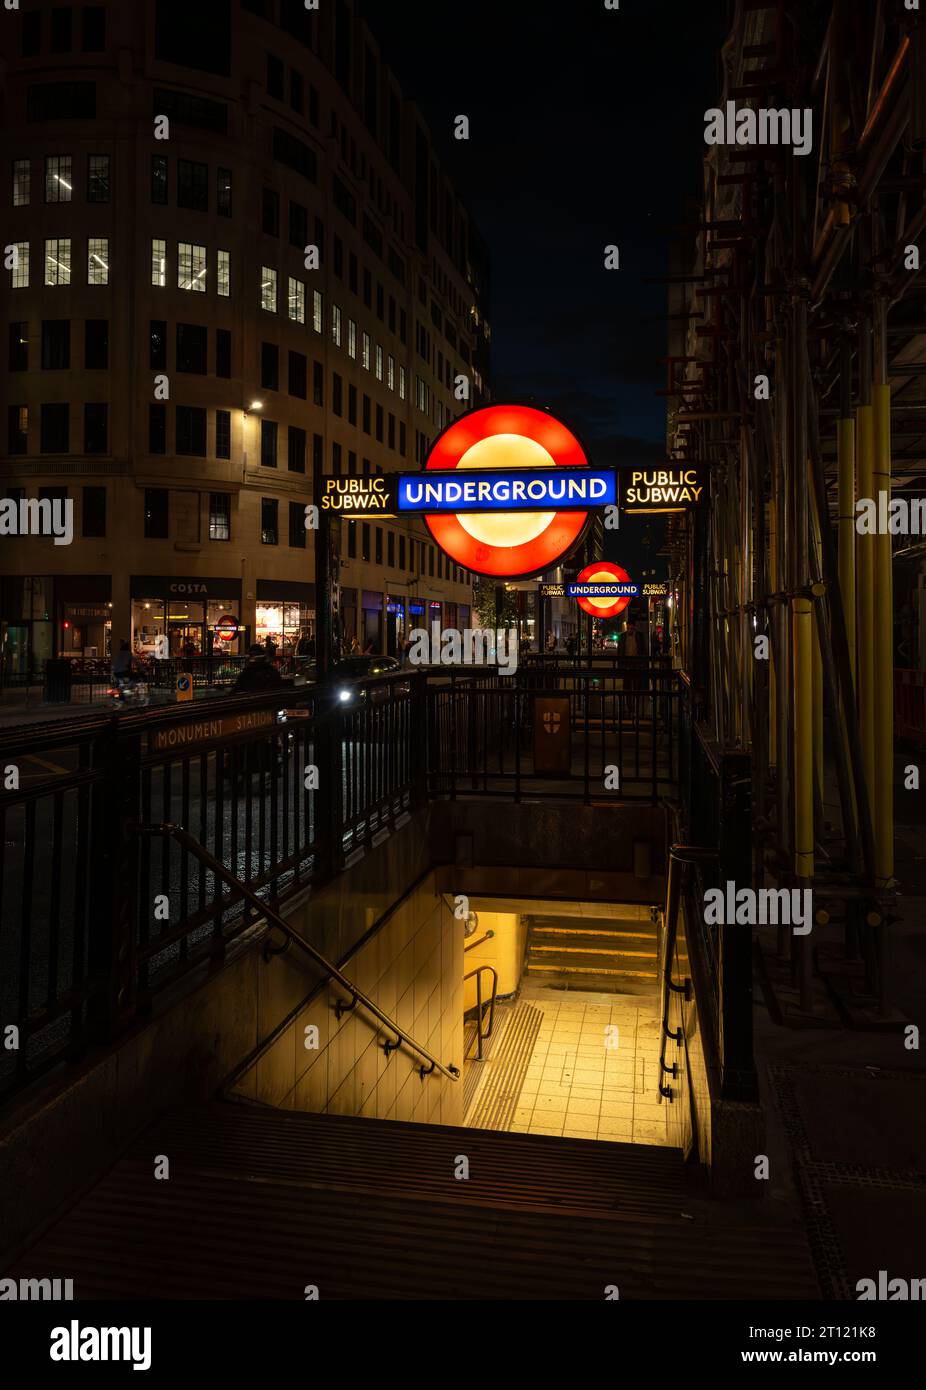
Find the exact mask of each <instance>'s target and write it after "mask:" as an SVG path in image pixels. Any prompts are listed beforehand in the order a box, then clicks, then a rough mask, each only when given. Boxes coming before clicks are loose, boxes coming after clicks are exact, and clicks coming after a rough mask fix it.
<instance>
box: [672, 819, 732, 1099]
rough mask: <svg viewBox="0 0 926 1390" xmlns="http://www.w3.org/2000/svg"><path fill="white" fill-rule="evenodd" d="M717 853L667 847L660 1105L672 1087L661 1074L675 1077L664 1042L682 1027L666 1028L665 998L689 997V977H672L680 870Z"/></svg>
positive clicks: (693, 847)
mask: <svg viewBox="0 0 926 1390" xmlns="http://www.w3.org/2000/svg"><path fill="white" fill-rule="evenodd" d="M718 853H719V851H717V850H716V849H710V848H709V847H707V846H705V845H672V846H670V848H669V874H668V881H667V883H666V921H665V930H666V949H665V957H664V960H663V967H662V981H661V984H660V996H661V997H660V1004H661V1009H660V1012H661V1015H662V1028H661V1036H660V1041H659V1103H660V1105H661V1104H662V1102H663V1100H664V1099H665V1100H671V1099H672V1096H673V1090H672V1087H671V1086H665V1085H663V1081H662V1078H663V1075H666V1076H671V1077H676V1076H678V1063H677V1062H673V1063H672V1065H671V1066H667V1065H666V1041H667V1040H668V1039H669V1038H671V1039H672V1041H673V1042H674V1043H675V1045H676V1046H677V1047H678V1046H680V1045H681V1042H682V1029H681V1028H680V1027H679V1028H677V1029H672V1028H670V1027H669V998H670V996H671V995H672V994H684V996H685V998H686V999H690V998H691V980H690V979H689V978H688V977H687V976H686V978H685V980H684V981H683V983H682V984H680V985H677V984H676V983H675V982H674V980H673V979H672V957H673V956H674V955H675V941H676V936H677V934H678V907H679V902H680V899H681V877H682V871H683V870H684V869H687V867H688V866H689V864H701V863H705V862H707V861H708V860H712V859H716V858H717V857H718Z"/></svg>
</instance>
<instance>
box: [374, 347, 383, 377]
mask: <svg viewBox="0 0 926 1390" xmlns="http://www.w3.org/2000/svg"><path fill="white" fill-rule="evenodd" d="M382 379H383V350H382V348H381V347H380V345H379V343H377V344H376V380H377V381H382Z"/></svg>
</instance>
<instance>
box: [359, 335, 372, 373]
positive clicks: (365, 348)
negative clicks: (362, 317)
mask: <svg viewBox="0 0 926 1390" xmlns="http://www.w3.org/2000/svg"><path fill="white" fill-rule="evenodd" d="M361 362H362V365H363V366H364V367H365V368H366V369H367V371H369V370H370V335H369V333H364V335H363V345H362V356H361Z"/></svg>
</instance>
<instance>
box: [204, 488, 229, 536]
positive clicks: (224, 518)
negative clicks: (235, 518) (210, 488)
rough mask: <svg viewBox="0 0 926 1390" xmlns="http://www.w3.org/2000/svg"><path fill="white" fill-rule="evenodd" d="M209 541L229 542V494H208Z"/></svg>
mask: <svg viewBox="0 0 926 1390" xmlns="http://www.w3.org/2000/svg"><path fill="white" fill-rule="evenodd" d="M209 539H210V540H211V541H229V540H231V493H230V492H210V494H209Z"/></svg>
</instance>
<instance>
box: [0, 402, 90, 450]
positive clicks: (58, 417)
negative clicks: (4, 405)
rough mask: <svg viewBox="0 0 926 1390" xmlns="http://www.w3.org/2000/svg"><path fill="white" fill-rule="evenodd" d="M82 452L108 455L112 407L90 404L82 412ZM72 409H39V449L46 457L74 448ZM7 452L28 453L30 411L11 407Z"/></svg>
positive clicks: (61, 405) (55, 405)
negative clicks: (72, 442)
mask: <svg viewBox="0 0 926 1390" xmlns="http://www.w3.org/2000/svg"><path fill="white" fill-rule="evenodd" d="M83 422H84V430H83V441H84V443H83V451H84V453H85V454H105V453H108V451H109V406H108V405H106V404H105V402H100V401H88V402H87V403H86V404H85V405H84V411H83ZM70 441H71V407H70V406H69V405H68V404H67V402H60V403H59V402H55V403H52V404H46V405H42V406H40V407H39V449H40V452H41V453H43V454H66V453H68V451H69V450H70V447H71V443H70ZM7 451H8V452H9V453H10V454H17V455H18V454H26V453H28V452H29V407H28V406H25V405H11V406H9V407H8V413H7Z"/></svg>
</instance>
